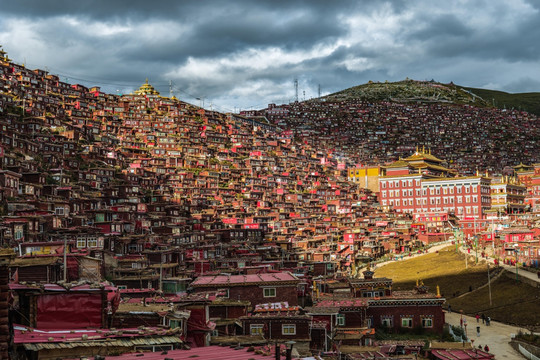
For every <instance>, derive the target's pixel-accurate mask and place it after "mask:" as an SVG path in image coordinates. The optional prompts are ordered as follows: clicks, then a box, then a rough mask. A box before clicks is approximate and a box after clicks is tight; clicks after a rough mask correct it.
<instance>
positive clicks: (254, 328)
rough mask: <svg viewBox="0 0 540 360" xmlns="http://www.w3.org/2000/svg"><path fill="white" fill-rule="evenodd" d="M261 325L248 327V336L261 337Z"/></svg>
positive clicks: (262, 326)
mask: <svg viewBox="0 0 540 360" xmlns="http://www.w3.org/2000/svg"><path fill="white" fill-rule="evenodd" d="M263 328H264V325H263V324H251V325H249V333H250V335H262V334H263Z"/></svg>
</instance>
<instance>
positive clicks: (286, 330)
mask: <svg viewBox="0 0 540 360" xmlns="http://www.w3.org/2000/svg"><path fill="white" fill-rule="evenodd" d="M281 334H282V335H296V324H283V325H281Z"/></svg>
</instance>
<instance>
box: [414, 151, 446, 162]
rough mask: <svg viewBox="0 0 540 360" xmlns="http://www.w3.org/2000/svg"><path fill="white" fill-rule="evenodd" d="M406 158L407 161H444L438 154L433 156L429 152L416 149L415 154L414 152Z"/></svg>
mask: <svg viewBox="0 0 540 360" xmlns="http://www.w3.org/2000/svg"><path fill="white" fill-rule="evenodd" d="M404 160H405V161H416V160H429V161H435V162H439V163H442V162H444V160H441V159H439V158H437V157H436V156H433V155H431V154H428V153H425V152H422V151H416V152H415V153H414V154H412V155H411V156H409V157H408V158H405V159H404Z"/></svg>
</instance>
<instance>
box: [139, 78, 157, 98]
mask: <svg viewBox="0 0 540 360" xmlns="http://www.w3.org/2000/svg"><path fill="white" fill-rule="evenodd" d="M134 93H135V94H136V95H159V91H157V90H156V89H154V87H153V86H152V85H150V84H149V83H148V78H147V79H146V82H145V83H144V84H142V85H141V87H140V88H139V90H135V91H134Z"/></svg>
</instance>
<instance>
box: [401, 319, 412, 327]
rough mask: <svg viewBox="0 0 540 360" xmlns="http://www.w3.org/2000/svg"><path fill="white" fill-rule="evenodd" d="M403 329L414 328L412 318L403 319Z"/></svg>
mask: <svg viewBox="0 0 540 360" xmlns="http://www.w3.org/2000/svg"><path fill="white" fill-rule="evenodd" d="M401 327H404V328H412V318H402V319H401Z"/></svg>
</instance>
